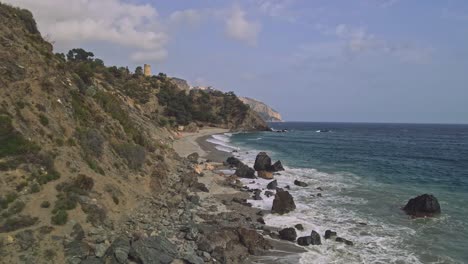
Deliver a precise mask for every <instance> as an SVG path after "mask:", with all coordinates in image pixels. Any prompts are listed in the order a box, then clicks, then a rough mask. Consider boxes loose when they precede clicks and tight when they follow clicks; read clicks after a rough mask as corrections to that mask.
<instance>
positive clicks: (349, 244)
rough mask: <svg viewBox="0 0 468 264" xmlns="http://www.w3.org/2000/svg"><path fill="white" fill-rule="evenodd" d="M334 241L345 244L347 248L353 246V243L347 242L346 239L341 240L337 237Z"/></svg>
mask: <svg viewBox="0 0 468 264" xmlns="http://www.w3.org/2000/svg"><path fill="white" fill-rule="evenodd" d="M335 241H336V242H340V243H345V244H346V245H348V246H352V245H354V243H353V242H351V241H349V240H347V239H344V238H342V237H337V238H336V239H335Z"/></svg>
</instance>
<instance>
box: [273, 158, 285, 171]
mask: <svg viewBox="0 0 468 264" xmlns="http://www.w3.org/2000/svg"><path fill="white" fill-rule="evenodd" d="M272 169H273V171H284V168H283V164H281V161H279V160H278V161H277V162H275V163H274V164H273V165H272Z"/></svg>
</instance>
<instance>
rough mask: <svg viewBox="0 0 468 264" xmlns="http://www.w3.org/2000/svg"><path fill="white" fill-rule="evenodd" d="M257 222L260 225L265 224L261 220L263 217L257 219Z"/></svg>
mask: <svg viewBox="0 0 468 264" xmlns="http://www.w3.org/2000/svg"><path fill="white" fill-rule="evenodd" d="M257 222H259V223H260V224H262V225H264V224H265V220H264V219H263V217H259V218H257Z"/></svg>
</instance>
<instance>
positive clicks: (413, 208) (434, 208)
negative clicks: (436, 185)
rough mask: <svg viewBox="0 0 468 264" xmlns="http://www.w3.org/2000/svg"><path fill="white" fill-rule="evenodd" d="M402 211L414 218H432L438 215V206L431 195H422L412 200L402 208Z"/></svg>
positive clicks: (437, 202)
mask: <svg viewBox="0 0 468 264" xmlns="http://www.w3.org/2000/svg"><path fill="white" fill-rule="evenodd" d="M403 211H405V212H406V213H407V214H409V215H411V216H415V217H425V216H433V215H435V214H440V204H439V201H438V200H437V198H435V197H434V196H433V195H431V194H423V195H420V196H418V197H415V198H413V199H410V200H409V201H408V203H407V204H406V205H405V207H403Z"/></svg>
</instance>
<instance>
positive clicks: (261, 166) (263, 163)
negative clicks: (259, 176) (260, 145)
mask: <svg viewBox="0 0 468 264" xmlns="http://www.w3.org/2000/svg"><path fill="white" fill-rule="evenodd" d="M254 169H255V170H256V171H272V166H271V158H270V157H269V156H268V154H266V152H260V153H258V155H257V157H256V158H255V164H254Z"/></svg>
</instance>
